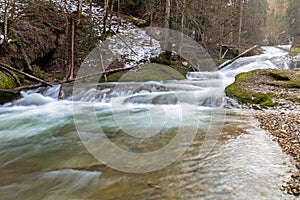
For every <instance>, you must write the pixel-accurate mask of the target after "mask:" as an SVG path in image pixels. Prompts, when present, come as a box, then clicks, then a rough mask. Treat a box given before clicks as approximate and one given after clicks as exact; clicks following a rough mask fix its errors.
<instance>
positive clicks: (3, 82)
mask: <svg viewBox="0 0 300 200" xmlns="http://www.w3.org/2000/svg"><path fill="white" fill-rule="evenodd" d="M13 76H14V78H12V77H10V76H9V75H7V74H6V73H4V72H1V71H0V88H1V89H13V88H16V87H17V86H18V85H17V83H16V80H15V78H17V76H16V75H15V74H13ZM16 97H18V95H17V94H11V93H5V92H0V104H3V103H6V102H9V101H11V100H13V99H15V98H16Z"/></svg>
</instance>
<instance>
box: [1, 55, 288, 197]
mask: <svg viewBox="0 0 300 200" xmlns="http://www.w3.org/2000/svg"><path fill="white" fill-rule="evenodd" d="M266 56H268V55H267V54H266V55H262V56H261V57H257V58H249V59H254V60H255V61H253V60H252V61H249V60H247V59H246V58H245V59H242V60H240V61H238V62H240V63H239V64H238V63H233V64H232V65H231V66H228V68H226V69H224V70H222V71H221V72H209V73H208V72H201V73H199V72H196V73H190V74H188V76H187V80H183V81H166V82H145V83H136V82H129V83H105V84H100V85H98V84H95V85H87V86H86V87H84V88H79V90H78V88H76V93H75V94H72V93H70V91H72V85H66V86H65V90H64V95H65V97H66V99H65V100H62V101H58V100H57V95H58V91H59V86H56V87H54V88H39V89H37V90H32V91H28V92H26V93H22V95H23V98H21V99H19V100H17V101H14V102H10V103H8V104H5V105H3V106H1V107H0V177H1V178H0V199H5V200H8V199H9V200H10V199H22V200H23V199H30V200H32V199H101V200H102V199H103V200H108V199H169V200H173V199H284V198H287V197H286V196H285V195H284V194H283V193H282V192H281V191H280V190H279V188H280V184H281V183H283V182H284V181H285V180H287V178H288V176H289V173H288V171H289V170H290V169H291V168H292V167H291V166H292V165H291V163H290V161H289V158H288V157H287V156H286V155H285V154H283V153H282V152H281V150H280V147H279V146H278V145H277V144H276V143H275V142H273V141H272V138H271V137H270V136H269V135H268V134H266V133H265V132H264V131H263V130H261V129H260V128H258V127H259V126H258V124H257V122H256V120H255V119H253V118H252V117H251V113H249V112H251V111H241V110H235V109H224V108H223V106H224V103H225V98H224V87H225V86H226V85H228V84H229V83H230V82H232V79H233V78H234V74H237V73H239V72H241V71H244V70H249V69H254V68H256V66H261V65H260V64H261V63H263V64H264V65H263V66H262V67H268V66H271V67H278V66H276V64H274V63H273V62H272V61H271V60H270V59H265V57H266ZM279 56H281V55H279ZM273 58H274V56H272V59H273ZM246 60H247V62H246ZM80 89H81V90H80ZM90 115H94V116H95V117H96V119H97V123H93V121H90V120H89V119H90V118H89V116H90ZM74 119H75V121H77V122H76V124H75V122H74ZM76 125H77V127H76ZM78 125H80V127H78ZM99 126H100V127H101V131H99ZM183 127H184V129H183V130H184V131H185V132H184V133H186V134H187V135H188V134H189V131H193V130H196V133H197V134H196V136H195V138H194V140H193V141H192V143H185V142H184V141H182V143H181V144H179V145H178V148H180V147H181V146H184V147H186V148H187V151H186V152H185V153H184V154H183V155H182V156H181V157H180V158H179V159H178V160H177V161H176V162H174V163H172V164H170V165H168V166H167V167H165V168H162V169H159V170H157V171H153V172H148V173H141V174H134V173H125V172H121V171H118V170H114V169H111V168H110V167H108V166H107V165H105V164H109V163H105V164H104V163H101V162H99V161H98V160H97V159H95V158H94V157H93V155H91V154H90V153H89V151H88V150H87V149H86V147H85V146H84V145H83V143H82V140H81V139H82V137H84V138H88V139H90V140H95V141H101V140H103V139H104V138H108V139H109V140H110V141H111V142H112V143H114V144H115V145H117V146H119V147H120V148H122V149H123V150H125V151H129V152H135V153H144V152H152V151H156V150H158V149H161V148H162V147H164V146H165V145H167V144H168V143H170V141H172V139H174V137H175V136H176V135H177V134H178V133H179V130H180V129H181V128H183ZM78 128H79V129H80V130H86V132H84V133H81V134H78V131H77V130H78ZM154 133H155V134H154ZM153 134H154V135H153ZM139 136H141V138H140V137H139ZM146 136H147V137H146ZM107 152H109V151H107ZM103 153H104V154H105V153H106V152H103ZM109 156H111V158H112V159H114V158H117V156H116V155H113V154H112V155H109ZM146 160H147V159H146V158H145V161H146ZM128 164H129V163H128Z"/></svg>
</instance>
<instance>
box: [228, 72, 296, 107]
mask: <svg viewBox="0 0 300 200" xmlns="http://www.w3.org/2000/svg"><path fill="white" fill-rule="evenodd" d="M299 88H300V72H299V71H293V70H282V69H264V70H254V71H250V72H246V73H242V74H239V75H237V76H236V80H235V82H234V83H233V84H231V85H229V86H228V87H227V88H226V90H225V91H226V95H227V96H229V97H232V98H235V99H237V100H238V101H239V102H241V103H250V104H259V105H260V106H263V107H266V106H275V105H280V104H286V103H296V104H299V103H300V92H299Z"/></svg>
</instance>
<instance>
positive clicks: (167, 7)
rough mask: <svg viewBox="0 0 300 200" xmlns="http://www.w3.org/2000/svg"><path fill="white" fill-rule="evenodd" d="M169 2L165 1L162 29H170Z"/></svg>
mask: <svg viewBox="0 0 300 200" xmlns="http://www.w3.org/2000/svg"><path fill="white" fill-rule="evenodd" d="M170 14H171V0H166V10H165V20H164V28H170Z"/></svg>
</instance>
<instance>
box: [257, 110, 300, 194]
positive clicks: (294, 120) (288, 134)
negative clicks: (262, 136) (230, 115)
mask: <svg viewBox="0 0 300 200" xmlns="http://www.w3.org/2000/svg"><path fill="white" fill-rule="evenodd" d="M292 108H295V106H293V107H292ZM255 117H256V118H257V119H258V121H259V122H260V126H261V128H262V129H265V130H267V131H268V132H269V133H271V134H272V135H273V136H274V141H276V142H278V143H279V145H280V147H281V148H282V151H283V152H285V153H287V154H289V155H290V156H291V157H292V158H293V161H294V163H295V166H296V167H297V169H298V170H297V171H296V172H294V174H293V175H292V176H291V178H290V180H289V181H287V183H285V184H283V185H282V186H281V187H280V190H282V191H284V192H286V193H288V194H290V195H294V196H297V197H299V196H300V148H299V146H300V129H299V127H300V110H298V109H296V110H293V109H290V110H285V111H282V110H280V109H278V110H277V111H276V110H263V111H256V114H255Z"/></svg>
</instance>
